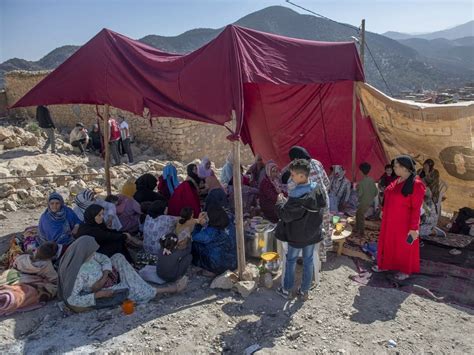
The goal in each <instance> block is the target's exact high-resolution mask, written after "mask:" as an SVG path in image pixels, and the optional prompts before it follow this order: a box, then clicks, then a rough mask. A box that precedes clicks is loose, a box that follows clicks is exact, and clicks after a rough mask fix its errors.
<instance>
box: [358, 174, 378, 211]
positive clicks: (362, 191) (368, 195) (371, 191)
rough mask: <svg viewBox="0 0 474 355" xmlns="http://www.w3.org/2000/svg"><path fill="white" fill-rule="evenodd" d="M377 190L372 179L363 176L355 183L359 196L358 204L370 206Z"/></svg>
mask: <svg viewBox="0 0 474 355" xmlns="http://www.w3.org/2000/svg"><path fill="white" fill-rule="evenodd" d="M378 193H379V191H378V189H377V186H376V185H375V181H374V179H372V178H371V177H370V176H364V178H363V179H362V180H361V181H360V182H359V184H358V185H357V195H358V197H359V206H367V207H368V206H370V205H371V204H372V202H374V199H375V197H376V196H377V195H378Z"/></svg>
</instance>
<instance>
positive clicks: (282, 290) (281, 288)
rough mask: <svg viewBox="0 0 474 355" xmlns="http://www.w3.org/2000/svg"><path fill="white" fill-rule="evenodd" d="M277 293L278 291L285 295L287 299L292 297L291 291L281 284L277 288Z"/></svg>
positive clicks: (282, 295)
mask: <svg viewBox="0 0 474 355" xmlns="http://www.w3.org/2000/svg"><path fill="white" fill-rule="evenodd" d="M276 293H278V294H279V295H280V296H281V297H283V298H284V299H286V300H289V299H291V298H292V297H291V293H290V291H287V290H285V289H284V288H283V287H281V286H280V287H278V288H277V290H276Z"/></svg>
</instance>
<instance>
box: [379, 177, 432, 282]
mask: <svg viewBox="0 0 474 355" xmlns="http://www.w3.org/2000/svg"><path fill="white" fill-rule="evenodd" d="M398 181H399V180H398V179H397V180H396V181H394V182H392V183H391V184H390V186H388V187H387V188H386V189H385V203H384V207H383V216H382V227H381V229H380V236H379V241H378V247H377V265H378V267H379V268H380V269H385V270H394V271H399V272H403V273H405V274H408V275H410V274H413V273H418V272H420V242H419V238H418V239H417V240H415V242H414V243H413V244H411V245H410V244H408V243H407V241H406V240H407V237H408V232H409V231H410V230H418V229H419V226H420V209H421V206H422V204H423V199H424V196H425V185H424V184H423V182H422V181H421V180H420V179H419V178H418V177H416V180H415V183H414V186H413V194H411V195H408V196H407V197H405V196H403V195H402V187H403V183H398Z"/></svg>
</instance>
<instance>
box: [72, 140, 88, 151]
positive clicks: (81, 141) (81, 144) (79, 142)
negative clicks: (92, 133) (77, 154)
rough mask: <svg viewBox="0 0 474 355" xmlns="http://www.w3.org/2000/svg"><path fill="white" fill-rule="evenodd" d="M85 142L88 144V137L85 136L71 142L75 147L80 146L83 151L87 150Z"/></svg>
mask: <svg viewBox="0 0 474 355" xmlns="http://www.w3.org/2000/svg"><path fill="white" fill-rule="evenodd" d="M85 144H86V139H85V138H83V139H80V140H78V141H74V142H72V143H71V145H72V146H73V147H78V148H79V150H80V151H81V153H84V151H85V150H84V145H85Z"/></svg>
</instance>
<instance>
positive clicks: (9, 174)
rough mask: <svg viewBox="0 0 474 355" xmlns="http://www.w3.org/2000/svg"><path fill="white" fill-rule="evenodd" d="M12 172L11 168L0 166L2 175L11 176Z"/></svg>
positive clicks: (0, 175)
mask: <svg viewBox="0 0 474 355" xmlns="http://www.w3.org/2000/svg"><path fill="white" fill-rule="evenodd" d="M10 176H12V174H11V173H10V170H8V169H7V168H1V167H0V177H2V178H5V177H10Z"/></svg>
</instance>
